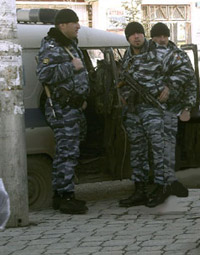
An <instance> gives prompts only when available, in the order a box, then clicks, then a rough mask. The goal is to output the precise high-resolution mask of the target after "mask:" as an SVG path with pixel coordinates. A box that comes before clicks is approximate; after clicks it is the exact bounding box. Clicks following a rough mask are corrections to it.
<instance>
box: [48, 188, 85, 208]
mask: <svg viewBox="0 0 200 255" xmlns="http://www.w3.org/2000/svg"><path fill="white" fill-rule="evenodd" d="M69 199H70V200H73V201H74V203H76V204H77V205H79V206H80V207H83V208H84V207H85V208H87V207H86V206H85V205H86V201H84V200H78V199H76V198H75V195H74V193H73V192H69V193H65V194H63V196H60V195H58V193H57V192H55V193H54V196H53V203H52V207H53V209H54V210H59V209H60V206H61V204H63V203H64V202H65V200H69Z"/></svg>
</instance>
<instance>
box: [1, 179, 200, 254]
mask: <svg viewBox="0 0 200 255" xmlns="http://www.w3.org/2000/svg"><path fill="white" fill-rule="evenodd" d="M131 192H132V184H131V182H130V181H112V182H99V183H93V184H83V185H82V184H80V185H78V186H77V196H78V197H79V198H84V199H87V200H88V202H87V206H88V207H89V211H88V213H87V214H85V215H65V214H61V213H59V211H54V210H53V209H51V208H48V209H43V210H40V211H30V213H29V221H30V224H29V226H26V227H19V228H6V229H5V230H3V231H1V232H0V254H1V255H40V254H45V255H52V254H54V255H64V254H67V255H79V254H81V255H135V254H136V255H146V254H148V255H184V254H185V255H199V254H200V189H190V190H189V197H187V198H177V197H175V196H171V197H169V198H168V199H167V200H166V202H165V203H164V204H162V205H159V206H157V207H155V208H147V207H145V206H137V207H131V208H121V207H119V206H118V200H119V199H120V198H124V197H126V196H128V195H129V194H131Z"/></svg>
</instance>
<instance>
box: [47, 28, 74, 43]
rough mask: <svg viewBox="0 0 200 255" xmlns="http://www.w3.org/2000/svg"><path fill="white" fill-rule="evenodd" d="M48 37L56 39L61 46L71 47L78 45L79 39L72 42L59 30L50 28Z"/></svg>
mask: <svg viewBox="0 0 200 255" xmlns="http://www.w3.org/2000/svg"><path fill="white" fill-rule="evenodd" d="M47 34H48V36H47V37H51V38H54V39H55V41H56V42H57V43H58V44H60V45H61V46H69V45H70V44H77V43H78V39H74V40H71V39H69V38H67V37H66V36H64V34H63V33H62V32H60V30H59V29H57V28H55V27H52V28H50V30H49V32H48V33H47Z"/></svg>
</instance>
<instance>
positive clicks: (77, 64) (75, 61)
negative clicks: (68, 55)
mask: <svg viewBox="0 0 200 255" xmlns="http://www.w3.org/2000/svg"><path fill="white" fill-rule="evenodd" d="M72 64H73V65H74V67H75V70H76V71H78V70H80V69H82V68H83V62H82V61H81V60H80V58H73V59H72Z"/></svg>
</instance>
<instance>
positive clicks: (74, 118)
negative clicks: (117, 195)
mask: <svg viewBox="0 0 200 255" xmlns="http://www.w3.org/2000/svg"><path fill="white" fill-rule="evenodd" d="M64 47H68V49H69V50H70V51H71V52H72V54H73V55H74V57H76V58H80V59H81V60H82V62H83V63H84V60H83V55H82V52H81V51H80V49H79V48H78V47H77V40H76V39H75V40H73V41H72V40H69V39H67V38H66V37H65V36H64V35H63V34H62V33H61V32H60V31H59V30H58V29H56V28H51V29H50V31H49V33H48V35H47V37H45V38H44V39H43V40H42V43H41V48H40V51H39V54H38V67H37V75H38V78H39V80H40V82H41V83H45V84H48V87H49V89H50V91H51V98H52V101H53V107H54V111H55V113H56V118H55V117H54V116H53V114H52V108H51V107H50V105H49V102H48V101H47V102H46V105H45V115H46V119H47V121H48V123H49V125H50V126H51V128H52V129H53V131H54V135H55V141H56V152H55V157H54V160H53V189H54V191H57V192H58V194H63V193H66V192H73V191H74V182H73V178H74V169H75V166H76V165H77V163H78V161H77V159H78V157H79V144H80V140H81V139H83V138H84V136H85V134H86V120H85V117H84V114H83V112H82V109H81V105H82V103H83V101H84V100H85V99H86V98H87V95H88V91H89V87H88V76H87V70H86V68H85V67H84V68H83V69H81V70H79V71H76V70H75V69H74V66H73V64H72V62H71V60H72V59H71V57H70V56H69V54H68V53H67V52H66V50H65V49H64ZM61 88H62V89H61ZM63 91H64V92H65V93H64V94H62V93H63ZM63 97H64V104H63V102H62V103H61V100H60V99H61V98H62V99H63ZM67 100H69V102H68V103H67ZM62 101H63V100H62Z"/></svg>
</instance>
